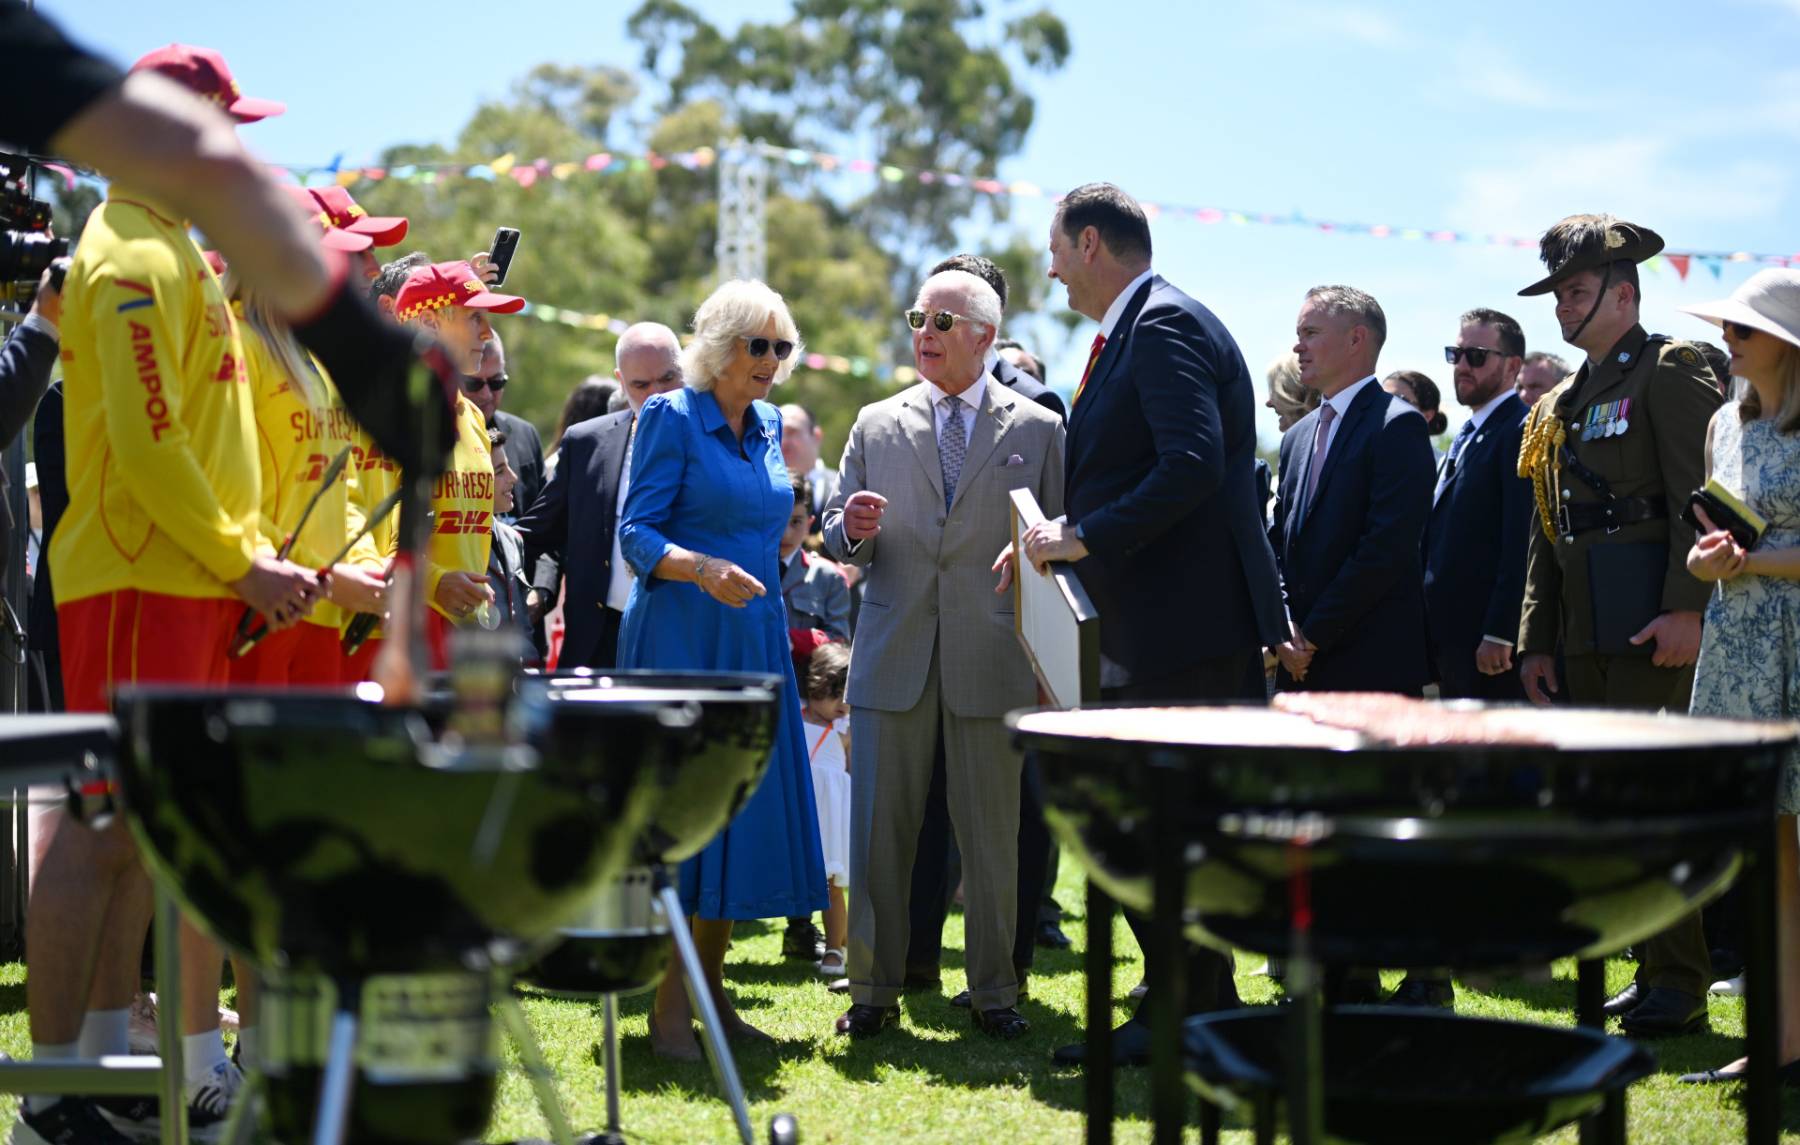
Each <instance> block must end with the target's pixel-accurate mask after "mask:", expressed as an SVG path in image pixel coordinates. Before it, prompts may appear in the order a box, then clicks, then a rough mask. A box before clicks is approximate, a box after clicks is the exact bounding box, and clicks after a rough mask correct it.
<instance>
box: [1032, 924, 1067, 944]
mask: <svg viewBox="0 0 1800 1145" xmlns="http://www.w3.org/2000/svg"><path fill="white" fill-rule="evenodd" d="M1037 944H1038V945H1039V946H1042V947H1044V948H1046V949H1048V950H1067V949H1068V948H1069V947H1071V946H1073V945H1075V943H1074V941H1073V940H1071V939H1070V938H1069V936H1068V935H1066V934H1064V933H1063V929H1062V927H1060V926H1058V925H1057V924H1056V923H1054V922H1040V923H1038V928H1037Z"/></svg>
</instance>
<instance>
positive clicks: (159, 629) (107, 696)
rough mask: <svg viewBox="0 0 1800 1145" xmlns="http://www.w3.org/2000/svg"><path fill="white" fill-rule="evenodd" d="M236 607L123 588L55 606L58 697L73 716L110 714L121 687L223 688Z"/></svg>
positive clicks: (239, 607) (228, 601)
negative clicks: (59, 662)
mask: <svg viewBox="0 0 1800 1145" xmlns="http://www.w3.org/2000/svg"><path fill="white" fill-rule="evenodd" d="M243 611H244V604H243V602H242V601H239V600H235V599H227V598H224V597H202V598H195V597H187V596H168V595H166V594H164V593H160V592H142V591H139V590H137V589H122V590H120V591H118V592H103V593H100V594H98V595H96V596H88V597H83V598H82V599H80V600H72V601H70V602H69V603H67V604H63V605H58V606H57V609H56V621H57V625H58V627H59V631H60V637H59V639H60V642H61V645H62V673H63V695H64V699H65V701H66V703H67V705H68V710H69V711H71V712H104V711H109V710H111V707H112V697H111V692H112V689H113V688H114V687H116V686H118V685H121V684H189V685H193V686H196V687H205V688H222V687H224V686H225V685H226V683H227V682H228V681H229V680H230V661H229V658H228V656H227V653H228V652H229V651H230V646H231V637H232V634H233V633H234V632H235V631H236V630H237V622H238V617H239V616H240V615H241V614H242V613H243Z"/></svg>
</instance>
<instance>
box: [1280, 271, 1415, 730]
mask: <svg viewBox="0 0 1800 1145" xmlns="http://www.w3.org/2000/svg"><path fill="white" fill-rule="evenodd" d="M1386 338H1387V318H1386V316H1385V315H1384V314H1383V313H1382V312H1381V306H1380V304H1379V303H1377V302H1376V301H1375V300H1374V299H1373V298H1371V297H1369V296H1368V295H1367V294H1365V293H1363V292H1362V291H1360V290H1357V289H1355V288H1354V287H1348V286H1317V287H1314V288H1313V289H1312V290H1310V291H1308V292H1307V295H1306V302H1305V305H1303V306H1302V307H1301V309H1300V318H1299V322H1298V324H1297V329H1296V342H1295V345H1294V352H1295V353H1296V354H1298V355H1299V358H1300V381H1301V382H1302V384H1304V385H1306V386H1308V387H1309V388H1312V389H1316V390H1318V391H1319V393H1320V394H1321V395H1322V396H1323V398H1324V401H1322V402H1321V403H1320V405H1319V408H1318V409H1315V410H1313V411H1312V412H1311V413H1309V414H1307V415H1306V416H1305V417H1303V418H1301V419H1300V420H1299V421H1298V422H1296V423H1295V424H1294V426H1293V428H1291V429H1289V430H1288V431H1287V433H1286V434H1285V435H1284V436H1283V437H1282V439H1281V483H1280V488H1279V490H1278V492H1277V494H1276V500H1275V521H1274V524H1273V525H1272V526H1271V528H1270V530H1269V539H1270V541H1271V542H1272V543H1273V545H1274V546H1275V553H1276V556H1277V557H1279V558H1280V561H1281V578H1282V587H1283V588H1284V589H1285V591H1286V593H1287V603H1288V613H1289V615H1290V616H1291V617H1292V618H1293V625H1294V633H1293V637H1292V638H1291V639H1290V640H1288V641H1286V642H1284V643H1282V644H1281V645H1280V646H1279V647H1278V648H1277V649H1276V655H1277V656H1279V657H1280V660H1281V670H1280V673H1279V679H1278V684H1279V686H1280V687H1282V688H1284V689H1304V690H1309V691H1358V692H1398V693H1401V694H1403V695H1408V696H1417V695H1420V694H1421V693H1422V692H1423V691H1424V688H1425V683H1426V680H1427V678H1428V676H1429V675H1430V669H1429V667H1428V666H1427V653H1426V650H1425V646H1426V641H1425V599H1424V583H1425V578H1424V570H1423V568H1422V567H1421V566H1422V560H1421V546H1422V543H1423V541H1424V536H1425V523H1426V521H1427V519H1428V518H1429V517H1430V515H1431V493H1432V489H1433V486H1434V485H1435V483H1436V474H1435V472H1434V470H1435V466H1434V464H1433V460H1432V454H1431V440H1430V437H1429V436H1428V434H1427V431H1426V428H1425V419H1424V418H1423V417H1421V416H1419V411H1418V410H1417V409H1415V408H1414V407H1413V406H1412V405H1411V404H1409V403H1408V402H1407V401H1406V400H1405V399H1403V398H1397V397H1394V396H1392V395H1390V394H1388V393H1387V391H1385V390H1383V389H1382V388H1381V386H1380V385H1379V384H1377V383H1376V381H1375V362H1376V359H1377V358H1378V357H1379V356H1380V354H1381V344H1382V342H1383V341H1384V340H1385V339H1386Z"/></svg>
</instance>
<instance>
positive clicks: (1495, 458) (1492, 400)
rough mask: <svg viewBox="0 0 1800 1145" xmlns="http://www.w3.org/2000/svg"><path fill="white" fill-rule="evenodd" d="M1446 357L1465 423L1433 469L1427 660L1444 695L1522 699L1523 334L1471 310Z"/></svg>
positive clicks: (1527, 483) (1527, 521) (1525, 524)
mask: <svg viewBox="0 0 1800 1145" xmlns="http://www.w3.org/2000/svg"><path fill="white" fill-rule="evenodd" d="M1444 357H1445V359H1446V360H1447V361H1449V362H1450V364H1451V366H1452V367H1453V369H1454V373H1455V384H1456V400H1457V401H1459V402H1461V403H1462V404H1463V405H1465V406H1467V407H1468V408H1469V420H1468V421H1466V422H1464V423H1463V427H1462V429H1460V430H1458V431H1457V434H1456V437H1455V439H1453V440H1452V441H1451V443H1450V452H1449V453H1448V454H1446V455H1445V457H1444V461H1443V463H1442V464H1441V465H1440V466H1439V467H1438V479H1437V485H1436V488H1435V490H1434V491H1433V495H1432V508H1431V522H1430V524H1429V525H1428V526H1427V527H1426V530H1425V612H1426V621H1427V624H1428V626H1429V631H1430V634H1431V655H1432V661H1433V663H1434V665H1435V666H1436V668H1437V679H1438V685H1439V689H1440V691H1441V693H1442V695H1443V696H1444V698H1445V699H1475V700H1523V699H1524V698H1525V688H1524V686H1523V685H1522V684H1520V683H1519V676H1518V673H1517V672H1516V671H1515V670H1514V664H1513V641H1514V640H1515V639H1516V638H1517V636H1518V630H1519V604H1520V601H1521V600H1522V599H1523V597H1524V595H1525V549H1526V542H1527V541H1528V540H1529V539H1530V531H1531V521H1532V492H1531V479H1530V478H1527V477H1521V476H1519V442H1520V439H1521V438H1522V437H1523V436H1524V432H1525V414H1526V412H1527V411H1526V408H1525V403H1524V402H1523V401H1521V400H1520V399H1519V396H1518V394H1517V392H1516V391H1515V388H1514V387H1515V386H1516V385H1517V384H1518V380H1519V371H1520V370H1521V369H1522V368H1523V367H1524V364H1525V334H1524V331H1522V330H1521V329H1520V328H1519V324H1518V323H1517V322H1515V321H1514V320H1513V319H1511V318H1509V317H1507V316H1506V315H1504V314H1502V313H1500V312H1499V311H1497V310H1481V309H1477V310H1471V311H1469V312H1468V313H1467V314H1464V315H1463V316H1462V330H1461V333H1460V334H1459V335H1458V336H1457V340H1456V345H1454V346H1446V347H1444Z"/></svg>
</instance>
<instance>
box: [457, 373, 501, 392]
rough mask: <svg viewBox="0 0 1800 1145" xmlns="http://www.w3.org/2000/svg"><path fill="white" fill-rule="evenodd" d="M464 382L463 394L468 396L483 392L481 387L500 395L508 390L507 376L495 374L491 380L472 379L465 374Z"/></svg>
mask: <svg viewBox="0 0 1800 1145" xmlns="http://www.w3.org/2000/svg"><path fill="white" fill-rule="evenodd" d="M462 382H463V392H464V393H466V394H478V393H480V392H481V387H483V386H486V387H487V388H488V389H490V390H493V391H494V392H495V393H499V392H500V391H501V390H503V389H505V388H506V375H505V374H495V375H494V376H493V377H491V378H471V377H469V376H467V375H466V374H465V375H464V376H463V380H462Z"/></svg>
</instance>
